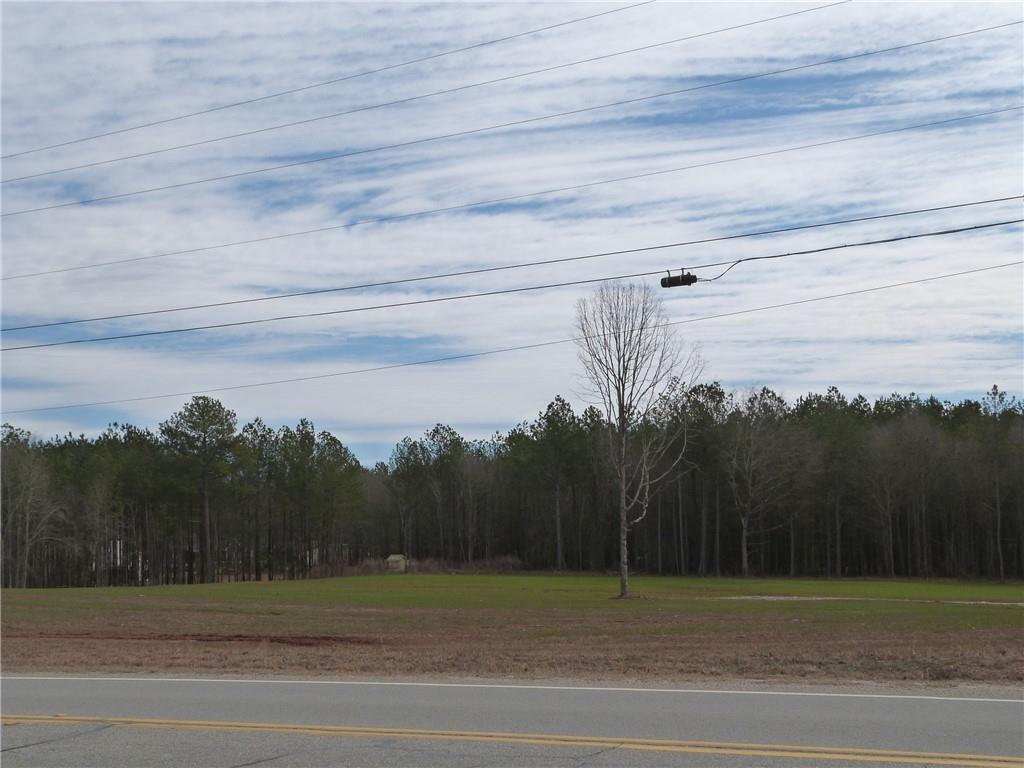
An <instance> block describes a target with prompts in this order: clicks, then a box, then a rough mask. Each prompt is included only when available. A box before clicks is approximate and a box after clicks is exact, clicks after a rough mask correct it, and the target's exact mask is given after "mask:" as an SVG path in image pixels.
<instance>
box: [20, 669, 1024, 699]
mask: <svg viewBox="0 0 1024 768" xmlns="http://www.w3.org/2000/svg"><path fill="white" fill-rule="evenodd" d="M6 680H46V681H56V680H72V681H91V682H119V683H124V682H130V683H219V684H224V683H263V684H267V683H269V684H274V685H350V686H377V687H396V688H397V687H409V688H491V689H506V690H524V691H583V692H588V691H595V692H599V693H700V694H717V695H723V696H814V697H827V698H841V699H909V700H918V701H966V702H984V703H988V704H1018V705H1024V698H1021V699H990V698H981V697H973V696H924V695H913V694H894V693H825V692H815V691H733V690H714V689H706V688H614V687H597V686H578V685H515V684H512V683H507V684H506V683H427V682H397V681H384V680H274V679H268V680H249V679H245V678H214V677H71V676H69V677H61V676H42V675H24V676H23V675H19V676H13V677H12V676H9V675H4V676H3V677H0V681H6Z"/></svg>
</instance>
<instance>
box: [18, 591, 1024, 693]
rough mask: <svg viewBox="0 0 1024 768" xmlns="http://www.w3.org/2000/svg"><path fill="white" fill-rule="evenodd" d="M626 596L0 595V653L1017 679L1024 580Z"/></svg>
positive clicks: (143, 666) (226, 666)
mask: <svg viewBox="0 0 1024 768" xmlns="http://www.w3.org/2000/svg"><path fill="white" fill-rule="evenodd" d="M633 587H634V591H635V593H636V595H637V596H638V599H635V600H625V601H624V600H614V599H612V598H613V597H614V596H615V594H616V593H617V580H616V579H615V578H614V577H609V576H597V575H561V574H557V575H556V574H521V575H520V574H517V575H468V574H458V575H448V574H444V575H440V574H438V575H414V574H403V575H387V576H357V577H345V578H340V579H323V580H310V581H291V582H271V583H267V582H264V583H228V584H205V585H192V586H170V587H150V588H138V587H117V588H103V589H51V590H5V591H4V592H3V594H2V597H3V608H2V628H3V633H4V646H3V661H4V664H5V666H6V667H7V668H16V669H25V670H45V669H60V670H82V669H86V668H88V669H94V670H99V671H103V670H118V671H138V670H145V671H167V670H171V671H173V670H189V671H203V670H209V671H217V672H224V671H232V672H236V673H237V672H242V671H246V670H259V671H297V670H301V671H306V672H311V673H338V674H340V673H369V672H372V673H375V674H389V673H402V674H413V673H415V674H441V673H450V672H457V673H462V674H480V675H494V674H511V673H515V674H518V675H522V674H528V675H533V676H545V675H549V676H554V675H562V676H591V677H592V676H595V675H602V676H611V677H614V676H623V675H627V676H636V675H640V676H647V677H652V676H657V677H663V678H671V677H692V676H707V675H715V676H722V675H726V676H741V677H742V676H746V677H749V676H797V677H802V678H808V677H809V678H822V677H830V678H836V677H838V678H868V679H878V678H898V679H905V678H911V679H975V680H989V681H1003V682H1006V681H1015V680H1020V679H1024V658H1022V652H1021V649H1022V648H1024V606H1022V605H1021V603H1024V586H1022V585H1021V584H993V583H978V582H957V581H883V580H836V581H833V580H812V579H771V580H769V579H764V580H761V579H749V580H742V579H696V578H687V579H680V578H673V577H650V576H645V577H638V578H635V579H634V580H633ZM744 598H756V599H744ZM765 598H770V599H765ZM787 598H789V599H787ZM793 598H795V599H793Z"/></svg>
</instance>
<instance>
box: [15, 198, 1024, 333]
mask: <svg viewBox="0 0 1024 768" xmlns="http://www.w3.org/2000/svg"><path fill="white" fill-rule="evenodd" d="M1021 198H1024V195H1013V196H1011V197H997V198H992V199H990V200H975V201H972V202H969V203H954V204H951V205H940V206H935V207H932V208H918V209H916V210H913V211H896V212H894V213H881V214H876V215H874V216H859V217H857V218H853V219H840V220H838V221H825V222H820V223H818V224H801V225H798V226H793V227H781V228H777V229H768V230H762V231H760V232H743V233H740V234H735V235H723V236H720V237H708V238H704V239H702V240H686V241H681V242H675V243H662V244H659V245H648V246H644V247H641V248H626V249H623V250H618V251H602V252H600V253H589V254H586V255H584V256H565V257H562V258H558V259H543V260H540V261H526V262H521V263H519V264H503V265H500V266H496V267H480V268H478V269H466V270H461V271H458V272H445V273H442V274H436V275H421V276H419V277H403V278H398V279H395V280H379V281H376V282H372V283H360V284H357V285H343V286H338V287H334V288H315V289H312V290H308V291H294V292H292V293H280V294H275V295H272V296H256V297H253V298H248V299H234V300H231V301H216V302H211V303H209V304H191V305H188V306H184V307H170V308H167V309H151V310H146V311H143V312H125V313H122V314H117V315H103V316H101V317H87V318H80V319H77V320H57V321H54V322H49V323H36V324H35V325H17V326H12V327H10V328H0V333H12V332H14V331H28V330H34V329H37V328H53V327H55V326H61V325H78V324H81V323H95V322H100V321H103V320H124V319H128V318H133V317H145V316H147V315H163V314H169V313H172V312H186V311H190V310H195V309H212V308H214V307H229V306H235V305H238V304H253V303H256V302H262V301H275V300H277V299H291V298H296V297H299V296H315V295H318V294H323V293H339V292H341V291H355V290H361V289H365V288H384V287H387V286H392V285H401V284H403V283H418V282H424V281H427V280H440V279H442V278H449V277H466V276H468V275H480V274H486V273H488V272H502V271H505V270H510V269H524V268H527V267H538V266H546V265H549V264H564V263H566V262H574V261H584V260H587V259H597V258H601V257H604V256H624V255H627V254H631V253H640V252H644V251H655V250H663V249H666V248H681V247H684V246H690V245H704V244H707V243H717V242H722V241H724V240H737V239H740V238H746V237H760V236H763V235H776V234H781V233H784V232H795V231H798V230H805V229H818V228H820V227H832V226H836V225H839V224H854V223H859V222H864V221H876V220H879V219H890V218H895V217H897V216H910V215H914V214H919V213H934V212H935V211H948V210H952V209H954V208H967V207H971V206H976V205H988V204H991V203H1003V202H1007V201H1009V200H1020V199H1021ZM785 255H787V256H790V255H797V254H796V253H793V254H785ZM762 258H779V256H755V257H751V259H749V260H751V261H753V260H756V259H762ZM747 260H748V259H740V261H738V262H736V263H737V264H738V263H740V262H742V261H747ZM704 266H719V265H717V264H711V265H704ZM691 269H696V267H691ZM719 277H721V275H720V276H719ZM717 279H718V278H701V280H702V281H704V282H710V281H711V280H717Z"/></svg>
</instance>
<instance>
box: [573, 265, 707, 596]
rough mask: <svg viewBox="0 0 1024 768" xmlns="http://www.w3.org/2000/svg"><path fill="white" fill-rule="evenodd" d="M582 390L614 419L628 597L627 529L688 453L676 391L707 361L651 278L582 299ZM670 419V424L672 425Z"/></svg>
mask: <svg viewBox="0 0 1024 768" xmlns="http://www.w3.org/2000/svg"><path fill="white" fill-rule="evenodd" d="M576 327H577V330H578V332H579V336H578V337H577V339H576V344H577V346H578V348H579V358H580V362H581V363H582V364H583V373H584V375H583V381H584V391H583V393H581V394H582V395H583V396H584V398H586V399H588V400H590V401H591V402H593V403H594V404H595V405H598V406H600V407H601V408H602V409H603V411H604V416H605V418H606V419H607V421H608V425H609V430H608V459H609V464H610V467H611V470H612V472H613V474H614V476H615V484H616V487H617V490H618V512H619V586H620V589H619V597H622V598H625V597H629V596H630V595H629V550H628V535H629V530H630V528H632V527H633V526H634V525H636V524H637V523H639V522H640V521H641V520H643V519H644V517H645V516H646V515H647V508H648V504H649V502H650V496H651V486H652V485H654V484H657V483H658V482H660V481H661V480H662V479H663V478H664V477H666V476H667V475H668V474H669V473H671V472H672V471H673V469H674V468H675V467H676V465H677V464H678V463H679V462H680V461H681V460H682V457H683V452H684V451H685V449H686V439H685V438H686V419H685V418H678V409H677V408H676V407H675V405H676V403H677V401H678V399H679V398H678V396H679V395H680V394H681V393H682V392H683V391H685V390H686V389H687V388H688V387H689V386H692V384H693V383H694V382H695V381H696V379H697V376H698V375H699V374H700V372H701V369H702V367H703V365H702V362H701V358H700V353H699V351H698V349H697V348H696V347H695V346H691V347H689V349H686V347H685V345H684V343H683V341H682V340H681V339H680V338H679V336H678V335H677V333H676V331H675V329H674V328H672V327H671V326H669V325H668V318H667V316H666V314H665V310H664V307H663V306H662V302H661V300H660V299H659V298H658V296H657V295H656V294H655V293H654V291H653V290H652V289H651V288H650V287H649V286H647V285H637V284H633V283H617V284H606V285H602V286H601V287H600V288H599V289H598V290H597V291H596V292H595V293H594V295H593V296H591V297H590V298H585V299H580V301H579V302H578V303H577V305H576ZM666 427H667V428H666Z"/></svg>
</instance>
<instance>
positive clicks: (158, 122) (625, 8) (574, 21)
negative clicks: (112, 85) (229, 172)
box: [0, 0, 654, 160]
mask: <svg viewBox="0 0 1024 768" xmlns="http://www.w3.org/2000/svg"><path fill="white" fill-rule="evenodd" d="M653 2H654V0H644V2H641V3H634V4H633V5H626V6H623V7H622V8H613V9H612V10H610V11H602V12H601V13H594V14H591V15H590V16H581V17H580V18H576V19H569V20H568V21H562V22H559V23H558V24H550V25H548V26H546V27H538V28H537V29H529V30H527V31H525V32H517V33H516V34H514V35H507V36H506V37H499V38H496V39H494V40H487V41H484V42H482V43H474V44H473V45H467V46H464V47H462V48H454V49H452V50H450V51H441V52H440V53H433V54H430V55H429V56H420V57H419V58H416V59H410V60H409V61H403V62H399V63H397V64H388V65H387V66H383V67H378V68H377V69H369V70H366V71H363V72H357V73H355V74H351V75H344V76H342V77H336V78H333V79H331V80H324V81H322V82H319V83H311V84H310V85H303V86H300V87H298V88H289V89H288V90H286V91H277V92H276V93H269V94H267V95H266V96H258V97H256V98H253V99H244V100H243V101H235V102H231V103H230V104H221V105H220V106H217V107H209V108H207V109H201V110H199V111H197V112H189V113H187V114H184V115H177V116H175V117H167V118H163V119H161V120H153V121H151V122H148V123H140V124H139V125H132V126H129V127H127V128H118V129H117V130H114V131H106V132H105V133H95V134H93V135H91V136H83V137H82V138H79V139H71V140H70V141H62V142H60V143H59V144H49V145H47V146H45V147H36V148H35V149H25V150H22V151H21V152H12V153H10V154H8V155H0V159H3V160H6V159H8V158H11V157H20V156H21V155H29V154H33V153H35V152H42V151H44V150H47V149H57V148H58V147H66V146H69V145H71V144H80V143H82V142H83V141H92V140H93V139H101V138H103V137H105V136H116V135H118V134H121V133H127V132H129V131H137V130H139V129H140V128H152V127H153V126H154V125H164V124H166V123H173V122H176V121H178V120H184V119H185V118H188V117H197V116H199V115H208V114H210V113H211V112H220V111H221V110H225V109H231V108H233V107H241V106H243V105H245V104H255V103H257V102H260V101H267V100H268V99H276V98H277V97H279V96H287V95H289V94H292V93H300V92H302V91H308V90H311V89H313V88H322V87H323V86H325V85H334V84H335V83H342V82H345V81H346V80H355V79H356V78H357V77H366V76H367V75H375V74H378V73H380V72H387V71H389V70H392V69H399V68H400V67H408V66H410V65H412V64H422V63H423V62H425V61H433V60H434V59H440V58H442V57H444V56H451V55H452V54H455V53H464V52H466V51H471V50H473V49H475V48H483V47H485V46H488V45H495V44H496V43H504V42H508V41H509V40H515V39H517V38H520V37H526V36H528V35H535V34H538V33H540V32H548V31H550V30H552V29H558V28H559V27H565V26H568V25H570V24H579V23H580V22H582V21H589V20H591V19H596V18H598V17H600V16H608V15H609V14H612V13H621V12H622V11H628V10H631V9H633V8H639V7H641V6H644V5H650V4H651V3H653Z"/></svg>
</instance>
